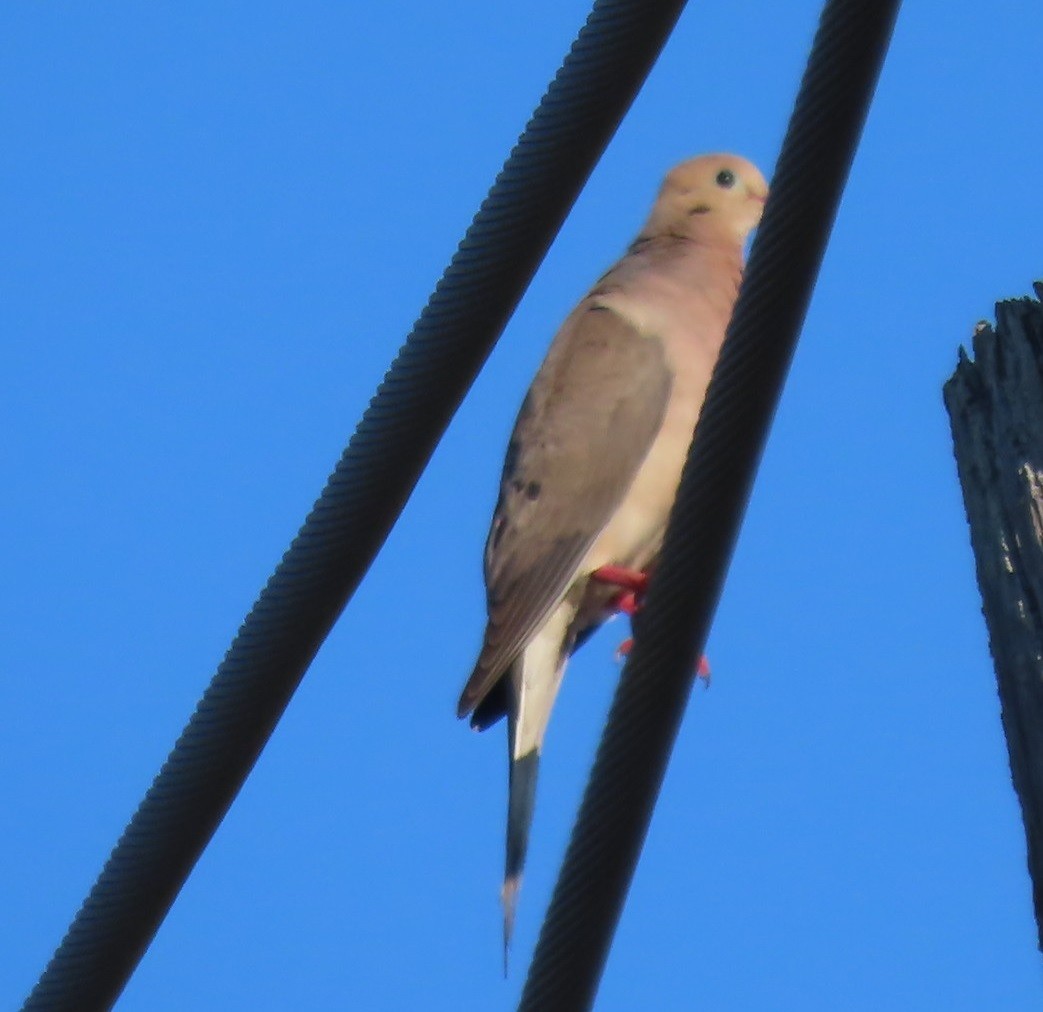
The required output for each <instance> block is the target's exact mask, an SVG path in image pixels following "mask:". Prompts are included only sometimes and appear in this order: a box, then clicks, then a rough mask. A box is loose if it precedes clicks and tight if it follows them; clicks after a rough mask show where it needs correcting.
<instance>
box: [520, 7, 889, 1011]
mask: <svg viewBox="0 0 1043 1012" xmlns="http://www.w3.org/2000/svg"><path fill="white" fill-rule="evenodd" d="M898 6H899V2H898V0H831V2H829V3H827V4H826V6H825V8H824V10H823V13H822V19H821V21H820V24H819V30H818V33H817V36H816V39H815V44H814V47H813V49H812V53H811V56H810V57H809V60H808V66H807V70H806V71H805V75H804V80H803V83H802V85H801V89H800V93H799V95H798V97H797V101H796V105H795V107H794V111H793V115H792V117H791V119H790V124H789V129H788V131H787V133H786V138H785V141H784V142H783V146H782V152H781V154H780V156H779V162H778V166H777V168H776V172H775V176H774V179H773V180H772V193H771V196H770V197H769V198H768V204H767V207H766V208H765V213H764V220H763V223H762V224H761V227H760V229H759V232H758V235H757V238H756V240H755V242H754V246H753V249H752V251H751V255H750V262H749V265H748V267H747V272H746V278H745V281H744V283H743V287H742V291H741V293H740V295H739V300H738V302H737V304H736V307H735V313H734V316H733V319H732V323H731V326H730V328H729V336H728V339H727V341H726V342H725V345H724V348H723V350H722V353H721V358H720V362H719V364H718V366H717V370H716V372H715V375H714V378H713V381H712V382H711V385H710V389H709V391H708V393H707V399H706V404H705V406H704V408H703V412H702V417H701V418H700V421H699V425H698V429H697V437H696V439H695V441H694V442H693V445H692V449H691V451H690V453H689V459H688V462H687V464H686V466H685V471H684V475H683V477H682V481H681V487H680V490H679V492H678V498H677V502H676V505H675V507H674V512H673V517H672V519H671V523H670V526H669V529H668V531H667V534H666V539H665V541H664V545H663V550H662V556H661V561H660V563H659V566H658V568H657V570H656V572H655V574H654V576H653V578H652V581H651V586H650V587H649V591H648V598H647V603H646V605H645V608H644V610H643V611H642V612H641V613H640V615H639V616H638V622H637V626H636V630H635V638H634V646H633V650H632V652H631V654H630V657H629V659H628V661H627V664H626V666H625V668H624V670H623V674H622V676H621V679H620V684H619V688H618V690H617V692H616V696H615V699H614V701H613V704H612V708H611V711H610V713H609V718H608V724H607V726H606V728H605V732H604V735H603V737H602V739H601V744H600V746H599V748H598V753H597V758H596V760H595V763H594V769H593V771H592V773H591V778H590V782H589V784H588V785H587V789H586V792H585V795H584V798H583V802H582V805H581V806H580V811H579V815H578V817H577V820H576V825H575V828H574V829H573V832H572V837H571V840H570V841H569V846H568V850H567V852H566V854H565V860H564V863H563V865H562V869H561V872H560V874H559V877H558V882H557V884H556V886H555V889H554V894H553V896H552V898H551V902H550V906H549V908H548V911H547V916H546V919H545V921H544V924H543V928H542V929H541V932H540V937H539V941H538V942H537V945H536V951H535V954H534V955H533V960H532V964H531V966H530V968H529V974H528V978H527V980H526V983H525V988H524V990H523V992H522V997H521V1002H520V1004H519V1009H520V1010H524V1012H535V1010H539V1012H557V1010H563V1012H564V1010H568V1012H575V1010H581V1009H585V1008H589V1007H590V1006H591V1005H592V1004H593V1001H594V997H595V994H596V992H597V986H598V981H599V979H600V976H601V971H602V969H603V967H604V963H605V960H606V958H607V954H608V949H609V946H610V944H611V941H612V936H613V934H614V932H615V928H616V924H617V922H618V920H619V916H620V913H621V911H622V907H623V903H624V901H625V899H626V894H627V890H628V889H629V886H630V881H631V878H632V876H633V872H634V868H635V866H636V864H637V860H638V857H639V855H640V852H641V847H642V844H643V843H644V838H645V835H646V833H647V831H648V825H649V822H650V820H651V817H652V810H653V808H654V806H655V802H656V799H657V797H658V794H659V789H660V786H661V785H662V780H663V775H664V773H665V771H666V765H667V762H668V760H669V757H670V752H671V750H672V748H673V743H674V740H675V739H676V736H677V731H678V729H679V727H680V724H681V720H682V718H683V716H684V709H685V705H686V703H687V701H688V695H689V691H690V689H691V683H692V677H693V673H694V670H695V663H696V659H697V658H698V656H699V654H700V652H701V650H702V646H703V644H704V643H705V640H706V635H707V633H708V631H709V625H710V620H711V617H712V615H713V612H714V610H715V608H716V606H717V600H718V597H719V595H720V590H721V586H722V584H723V581H724V574H725V570H726V568H727V564H728V561H729V559H730V557H731V554H732V550H733V547H734V544H735V539H736V537H737V535H738V530H739V526H740V523H741V520H742V516H743V513H744V512H745V508H746V501H747V499H748V497H749V493H750V490H751V488H752V484H753V477H754V473H755V470H756V467H757V463H758V461H759V459H760V455H761V451H762V449H763V446H764V442H765V439H766V438H767V433H768V428H769V426H770V424H771V419H772V416H773V414H774V412H775V407H776V405H777V403H778V399H779V395H780V393H781V390H782V384H783V381H784V379H785V376H786V372H787V370H788V368H789V362H790V359H791V358H792V355H793V350H794V348H795V347H796V342H797V337H798V334H799V332H800V328H801V325H802V323H803V320H804V315H805V313H806V311H807V306H808V303H809V301H810V298H811V291H812V288H813V286H814V282H815V278H816V276H817V274H818V269H819V265H820V263H821V261H822V257H823V254H824V252H825V247H826V242H827V240H828V238H829V233H830V230H831V228H832V223H833V219H834V218H835V216H836V210H837V207H838V205H839V202H840V197H841V194H842V192H843V187H844V183H845V181H846V179H847V174H848V171H849V169H850V166H851V161H852V158H853V157H854V152H855V148H856V146H857V143H858V138H859V136H860V134H861V131H862V126H863V123H864V121H865V116H866V113H867V110H868V108H869V103H870V101H871V98H872V94H873V90H874V88H875V85H876V80H877V77H878V76H879V72H880V68H881V65H882V63H883V59H884V55H885V53H886V51H887V45H888V41H889V40H890V37H891V32H892V29H893V26H894V20H895V17H896V15H897V12H898Z"/></svg>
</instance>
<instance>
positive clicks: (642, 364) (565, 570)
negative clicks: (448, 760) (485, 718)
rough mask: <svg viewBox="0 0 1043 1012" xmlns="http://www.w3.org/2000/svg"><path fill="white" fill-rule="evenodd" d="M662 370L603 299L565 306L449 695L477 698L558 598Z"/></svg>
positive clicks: (612, 488) (644, 424)
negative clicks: (463, 667)
mask: <svg viewBox="0 0 1043 1012" xmlns="http://www.w3.org/2000/svg"><path fill="white" fill-rule="evenodd" d="M672 383H673V377H672V374H671V371H670V368H669V365H668V363H667V360H666V356H665V352H664V348H663V344H662V342H661V341H660V340H659V339H658V338H657V337H655V336H650V335H646V334H642V333H641V332H640V331H639V330H638V329H637V328H636V327H635V326H634V325H633V324H632V323H630V322H629V321H627V320H626V319H624V318H623V317H622V316H621V315H619V314H618V313H617V312H615V311H614V310H612V309H609V308H606V307H604V306H599V305H597V304H594V303H590V302H589V301H588V302H585V303H583V304H581V305H580V307H578V308H577V310H576V311H575V312H574V313H573V314H572V316H570V317H569V319H568V320H567V321H566V323H565V325H564V326H563V328H562V331H561V332H560V333H559V335H558V337H557V338H556V339H555V342H554V344H553V345H552V347H551V349H550V351H549V352H548V355H547V359H546V361H545V362H544V364H543V366H542V367H541V369H540V372H539V373H538V374H537V376H536V379H535V380H534V381H533V384H532V387H531V388H530V390H529V393H528V395H527V397H526V399H525V402H524V404H523V405H522V409H521V412H520V413H519V415H518V420H517V422H516V423H515V428H514V433H513V435H512V437H511V441H510V444H509V446H508V450H507V459H506V462H505V464H504V471H503V478H502V480H501V485H500V498H499V501H498V503H497V506H496V511H495V514H494V516H493V522H492V527H491V529H490V532H489V540H488V542H487V543H486V549H485V577H486V588H487V592H488V609H489V622H488V626H487V628H486V633H485V643H484V645H483V648H482V652H481V655H480V656H479V658H478V663H477V664H476V666H475V670H474V673H473V674H472V675H471V678H470V680H469V681H468V683H467V685H466V687H465V688H464V691H463V695H462V696H461V698H460V705H459V713H460V715H461V716H465V715H466V714H468V713H470V711H471V710H472V709H473V708H474V707H475V706H476V705H477V704H478V703H479V702H481V700H482V698H483V697H484V696H485V695H486V693H488V692H489V690H490V689H491V688H492V686H493V685H494V684H495V683H496V682H497V680H498V679H499V678H500V677H501V675H502V674H503V673H504V671H505V670H506V668H507V666H508V665H509V664H510V663H511V661H512V660H513V659H514V658H515V657H516V656H517V655H518V653H519V651H521V650H522V648H523V647H524V646H525V645H526V643H527V642H528V641H529V640H530V639H531V638H532V636H533V635H534V634H535V632H536V631H537V630H538V629H539V628H540V626H541V625H542V624H543V623H544V622H545V621H546V620H547V617H548V615H549V614H550V612H551V611H552V609H553V608H554V607H555V605H556V604H557V603H558V602H559V601H560V600H561V598H562V597H563V596H564V594H565V593H566V591H567V590H568V589H569V586H570V584H571V582H572V580H573V579H574V577H575V575H576V569H577V567H578V566H579V564H580V562H581V561H582V559H583V557H584V555H585V554H586V553H587V551H588V550H589V548H590V546H591V545H592V544H593V543H594V541H595V539H596V538H597V536H598V534H599V533H600V532H601V530H602V529H603V528H604V527H605V525H606V524H607V523H608V521H609V519H610V518H611V516H612V514H613V512H614V511H615V510H616V508H617V507H618V506H619V503H620V502H621V501H622V499H623V497H624V495H625V494H626V491H627V489H628V487H629V486H630V483H631V481H632V480H633V478H634V475H635V474H636V473H637V470H638V468H639V466H640V464H641V462H642V460H643V459H644V457H645V455H646V454H647V452H648V450H649V447H650V446H651V445H652V443H653V441H654V439H655V437H656V434H657V432H658V431H659V428H660V425H661V424H662V421H663V416H664V413H665V411H666V406H667V402H668V400H669V397H670V390H671V386H672Z"/></svg>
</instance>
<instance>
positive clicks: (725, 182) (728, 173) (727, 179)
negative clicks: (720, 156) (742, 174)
mask: <svg viewBox="0 0 1043 1012" xmlns="http://www.w3.org/2000/svg"><path fill="white" fill-rule="evenodd" d="M716 182H717V185H718V186H719V187H721V189H722V190H730V189H731V188H732V187H733V186H734V185H735V173H734V172H732V170H731V169H721V171H720V172H718V173H717V180H716Z"/></svg>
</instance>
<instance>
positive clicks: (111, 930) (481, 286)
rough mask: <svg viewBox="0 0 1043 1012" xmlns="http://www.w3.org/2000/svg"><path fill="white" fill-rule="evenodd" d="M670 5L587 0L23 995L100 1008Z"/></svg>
mask: <svg viewBox="0 0 1043 1012" xmlns="http://www.w3.org/2000/svg"><path fill="white" fill-rule="evenodd" d="M683 7H684V2H683V0H598V2H596V3H595V4H594V7H593V9H592V11H591V14H590V17H589V18H588V20H587V23H586V25H585V26H584V27H583V29H582V30H581V31H580V33H579V35H578V37H577V39H576V41H575V42H574V43H573V46H572V49H571V51H570V52H569V55H568V56H567V57H566V58H565V61H564V63H563V64H562V67H561V69H560V70H559V71H558V74H557V76H556V77H555V79H554V81H553V82H552V84H551V86H550V88H549V89H548V91H547V94H546V95H545V96H544V98H543V100H542V101H541V103H540V105H539V107H538V108H537V110H536V112H535V113H534V115H533V118H532V120H531V121H530V122H529V124H528V126H527V127H526V129H525V132H524V134H523V135H522V137H521V138H520V139H519V141H518V144H517V145H516V146H515V148H514V150H513V151H512V152H511V154H510V156H509V158H508V159H507V162H506V163H505V165H504V167H503V169H502V171H501V172H500V175H499V176H498V177H497V179H496V182H495V183H494V185H493V187H492V189H491V190H490V192H489V196H488V197H487V198H486V199H485V201H484V202H483V204H482V206H481V208H480V210H479V212H478V214H477V215H476V217H475V219H474V222H473V223H472V225H471V227H470V228H469V229H468V230H467V233H466V235H465V236H464V238H463V240H462V241H461V243H460V246H459V248H458V250H457V252H456V254H455V255H454V257H453V259H452V261H451V263H450V265H449V267H448V268H447V269H446V272H445V274H444V275H443V276H442V279H441V281H440V282H439V283H438V285H437V287H436V288H435V291H434V293H433V294H432V296H431V298H430V301H429V302H428V304H427V306H426V308H425V309H424V311H423V313H422V314H421V316H420V319H419V320H418V321H417V323H416V325H415V326H414V328H413V331H412V333H411V334H410V335H409V337H408V338H407V340H406V343H405V345H404V346H403V347H402V349H401V351H400V352H399V354H398V357H397V358H396V359H395V361H394V363H393V364H392V366H391V368H390V369H389V371H388V373H387V375H386V376H385V378H384V381H383V383H381V385H380V387H379V388H378V390H377V393H376V395H375V396H374V398H373V400H372V401H371V402H370V406H369V408H368V409H367V410H366V412H365V414H364V415H363V417H362V420H361V421H360V423H359V426H358V428H357V429H356V431H355V434H354V436H353V437H352V439H351V442H350V444H349V445H348V448H347V449H346V450H345V452H344V455H343V456H342V457H341V460H340V462H339V463H338V464H337V467H336V469H335V470H334V472H333V474H332V475H331V477H330V479H329V482H328V483H327V485H326V488H325V489H324V490H323V492H322V494H321V496H320V498H319V500H318V501H317V502H316V504H315V506H314V508H313V510H312V512H311V513H310V515H309V516H308V518H307V519H306V520H305V522H304V526H303V527H302V528H301V530H300V533H299V534H298V535H297V537H296V538H295V539H294V541H293V543H292V544H291V545H290V548H289V549H288V550H287V552H286V554H285V555H284V556H283V559H282V561H281V562H280V564H279V566H278V567H277V568H276V570H275V572H274V573H273V575H272V576H271V578H270V579H269V581H268V583H267V585H266V586H265V588H264V590H263V591H262V592H261V595H260V597H259V598H258V600H257V602H256V603H255V605H254V607H253V609H252V610H251V612H250V614H249V615H247V617H246V620H245V621H244V623H243V625H242V627H241V628H240V630H239V632H238V634H237V635H236V637H235V639H234V640H233V642H232V645H231V646H230V647H229V650H228V653H227V654H226V655H225V658H224V660H223V661H222V663H221V665H220V667H219V668H218V670H217V674H216V675H215V676H214V679H213V681H212V682H211V683H210V686H209V687H208V688H207V690H206V692H205V694H204V695H203V698H202V699H201V700H200V702H199V704H198V705H197V707H196V711H195V713H194V714H193V715H192V717H191V719H190V721H189V723H188V725H187V726H186V727H185V729H184V731H183V732H182V734H181V737H180V738H179V739H178V741H177V743H176V744H175V745H174V748H173V751H172V752H171V753H170V756H169V757H168V758H167V761H166V763H164V765H163V768H162V769H161V770H160V772H159V774H158V775H157V777H156V779H155V781H154V782H153V784H152V787H151V788H150V789H149V791H148V793H147V794H146V795H145V798H144V800H143V801H142V803H141V805H140V807H139V808H138V810H137V812H136V813H135V814H134V816H133V818H132V819H131V821H130V823H129V825H128V826H127V828H126V829H125V830H124V832H123V835H122V836H121V837H120V840H119V842H118V843H117V844H116V847H115V849H114V850H113V852H112V855H111V856H110V857H109V860H108V862H107V863H106V865H105V867H104V869H103V870H102V872H101V874H100V876H99V877H98V880H97V882H96V883H95V885H94V887H93V888H92V890H91V892H90V894H89V895H88V897H87V899H86V900H85V901H84V904H83V906H82V907H81V909H80V911H79V913H78V914H77V915H76V918H75V920H74V921H73V922H72V925H71V926H70V927H69V930H68V932H67V933H66V935H65V938H64V939H63V940H62V942H61V944H60V946H59V947H58V949H57V951H56V952H55V954H54V956H53V957H52V959H51V961H50V963H49V964H48V966H47V968H46V970H45V971H44V973H43V975H42V976H41V978H40V980H39V982H38V983H37V985H36V987H35V988H34V989H33V991H32V993H31V994H30V995H29V998H28V999H27V1001H26V1004H25V1006H24V1008H25V1009H32V1010H38V1009H70V1010H77V1012H84V1010H91V1009H101V1008H107V1007H109V1006H110V1005H111V1004H112V1003H113V1002H115V1000H116V999H117V998H118V997H119V995H120V992H121V991H122V990H123V988H124V987H125V986H126V983H127V981H128V979H129V978H130V975H131V974H132V973H133V972H134V969H135V967H136V966H137V963H138V961H139V960H140V959H141V956H142V955H143V953H144V952H145V949H146V948H147V947H148V945H149V943H150V942H151V941H152V938H153V936H154V935H155V933H156V931H157V930H158V929H159V925H160V924H161V922H162V921H163V918H164V917H165V916H166V913H167V911H168V910H169V908H170V905H171V904H172V903H173V902H174V899H175V897H176V896H177V894H178V892H179V891H180V889H181V887H182V886H183V885H184V882H185V880H186V879H187V878H188V875H189V874H190V872H191V870H192V868H193V867H194V866H195V863H196V861H197V860H198V859H199V857H200V855H201V854H202V852H203V850H204V848H205V847H206V845H207V843H208V842H209V841H210V838H211V836H212V835H213V834H214V832H215V830H216V829H217V826H218V825H219V824H220V822H221V819H222V818H223V817H224V815H225V813H226V812H227V811H228V808H229V806H230V805H231V803H232V801H233V800H234V798H235V796H236V794H237V793H238V792H239V789H240V788H241V787H242V785H243V783H244V782H245V780H246V777H247V776H248V774H249V772H250V770H251V769H252V768H253V765H254V763H255V762H256V760H257V757H258V756H259V755H260V752H261V750H262V748H263V747H264V745H265V743H266V742H267V740H268V738H269V736H270V735H271V733H272V731H273V730H274V728H275V725H276V723H277V722H278V720H279V717H280V716H281V715H282V713H283V711H284V710H285V708H286V706H287V705H288V703H289V701H290V698H291V697H292V695H293V692H294V690H295V689H296V688H297V685H298V684H299V683H300V680H301V678H302V677H303V675H304V672H305V670H306V669H307V667H308V665H309V664H310V663H311V660H312V658H313V657H314V656H315V653H316V651H317V650H318V649H319V646H320V645H321V644H322V642H323V640H324V639H325V638H326V636H327V634H328V633H329V631H330V629H331V627H332V626H333V623H334V622H335V621H336V619H337V617H338V616H339V615H340V613H341V611H342V610H343V608H344V606H345V604H346V603H347V601H348V599H349V598H350V597H351V595H352V594H353V593H354V591H355V588H356V587H357V586H358V585H359V583H360V581H361V580H362V577H363V575H364V574H365V572H366V570H367V569H368V568H369V565H370V564H371V562H372V561H373V558H374V557H375V556H376V553H377V551H378V550H379V549H380V547H381V545H382V544H383V543H384V540H385V538H386V537H387V535H388V532H389V531H390V530H391V527H392V525H393V523H394V521H395V520H396V519H397V517H398V514H399V513H400V512H401V510H402V507H403V506H404V505H405V502H406V500H407V499H408V498H409V495H410V493H411V492H412V490H413V487H414V486H415V484H416V482H417V480H418V479H419V477H420V473H421V471H422V470H423V467H424V465H425V464H426V463H427V461H428V459H429V458H430V456H431V454H432V453H433V451H434V448H435V446H436V444H437V443H438V440H439V439H440V438H441V436H442V433H443V432H444V431H445V428H446V426H447V425H448V424H449V421H450V419H451V418H452V415H453V413H454V412H455V411H456V409H457V407H458V406H459V404H460V401H461V400H462V399H463V397H464V394H465V393H466V392H467V390H468V388H469V387H470V385H471V383H472V382H473V380H474V377H475V376H476V375H477V373H478V370H479V369H480V368H481V366H482V364H483V363H484V361H485V359H486V357H487V356H488V354H489V352H490V351H491V349H492V347H493V344H494V343H495V341H496V339H497V337H498V336H499V335H500V332H501V331H502V329H503V327H504V325H505V324H506V322H507V320H508V318H509V317H510V315H511V313H512V312H513V311H514V308H515V306H516V305H517V303H518V301H519V299H520V298H521V296H522V294H523V292H524V291H525V289H526V287H527V286H528V284H529V281H530V280H531V278H532V275H533V274H534V273H535V271H536V268H537V266H538V265H539V263H540V261H541V260H542V259H543V257H544V255H545V254H546V251H547V249H548V247H549V246H550V243H551V241H552V240H553V238H554V236H555V235H556V234H557V231H558V229H559V228H560V226H561V223H562V222H563V221H564V219H565V216H566V214H567V213H568V210H569V208H570V207H571V206H572V204H573V202H574V201H575V199H576V196H577V195H578V193H579V191H580V189H581V188H582V186H583V184H584V183H585V182H586V179H587V177H588V176H589V175H590V172H591V171H592V169H593V167H594V165H595V163H596V162H597V160H598V158H599V156H600V155H601V153H602V151H603V150H604V148H605V146H606V145H607V144H608V141H609V139H610V138H611V137H612V135H613V133H614V132H615V130H616V128H617V127H618V125H619V122H620V121H621V119H622V118H623V116H624V114H625V113H626V111H627V109H628V108H629V107H630V104H631V102H632V101H633V99H634V97H635V96H636V95H637V92H638V89H639V88H640V86H641V84H642V83H643V81H644V79H645V77H646V76H647V74H648V72H649V70H650V69H651V67H652V64H653V63H654V62H655V59H656V57H657V56H658V54H659V52H660V50H661V49H662V47H663V45H664V43H665V41H666V38H667V37H668V35H669V34H670V31H671V29H672V28H673V26H674V24H675V23H676V21H677V18H678V16H679V15H680V12H681V10H682V9H683Z"/></svg>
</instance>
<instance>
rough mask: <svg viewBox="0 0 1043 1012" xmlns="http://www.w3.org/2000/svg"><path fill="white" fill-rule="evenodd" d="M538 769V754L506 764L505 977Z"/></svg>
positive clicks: (534, 798)
mask: <svg viewBox="0 0 1043 1012" xmlns="http://www.w3.org/2000/svg"><path fill="white" fill-rule="evenodd" d="M539 768H540V756H539V753H538V752H537V751H536V750H535V749H533V751H531V752H529V753H528V755H525V756H522V758H521V759H512V760H511V763H510V773H509V786H508V800H507V861H506V865H505V867H504V874H503V889H502V891H501V892H500V899H501V901H502V903H503V972H504V975H506V973H507V953H508V951H509V949H510V946H511V935H512V934H513V932H514V911H515V907H516V905H517V899H518V890H519V889H520V888H521V879H522V871H523V870H524V868H525V854H526V852H527V851H528V849H529V828H530V827H531V826H532V813H533V810H534V809H535V806H536V777H537V774H538V773H539Z"/></svg>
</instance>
